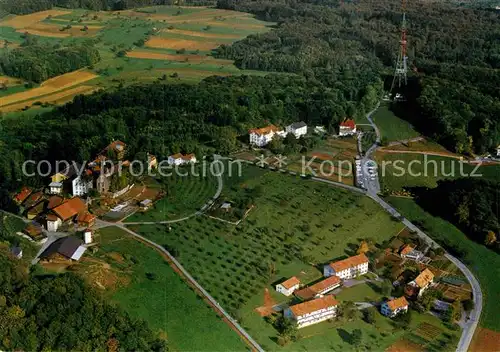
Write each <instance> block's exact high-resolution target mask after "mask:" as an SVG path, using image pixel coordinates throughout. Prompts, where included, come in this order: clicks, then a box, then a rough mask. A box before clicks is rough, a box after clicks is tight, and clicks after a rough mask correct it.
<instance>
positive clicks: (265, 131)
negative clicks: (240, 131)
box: [248, 125, 286, 147]
mask: <svg viewBox="0 0 500 352" xmlns="http://www.w3.org/2000/svg"><path fill="white" fill-rule="evenodd" d="M248 134H249V135H250V144H253V145H256V146H258V147H263V146H265V145H266V144H268V143H269V142H271V141H272V139H273V138H274V136H275V135H278V136H280V137H285V136H286V132H285V131H283V130H281V129H280V128H278V127H276V126H274V125H269V126H267V127H263V128H254V129H251V130H249V131H248Z"/></svg>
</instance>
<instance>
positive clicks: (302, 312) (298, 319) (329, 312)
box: [283, 295, 339, 329]
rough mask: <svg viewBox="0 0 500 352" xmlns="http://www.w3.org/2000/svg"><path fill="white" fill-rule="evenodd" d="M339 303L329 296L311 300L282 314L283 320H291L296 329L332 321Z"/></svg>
mask: <svg viewBox="0 0 500 352" xmlns="http://www.w3.org/2000/svg"><path fill="white" fill-rule="evenodd" d="M338 305H339V303H338V302H337V300H336V299H335V298H334V297H333V296H331V295H328V296H325V297H321V298H316V299H313V300H312V301H307V302H304V303H299V304H296V305H293V306H291V307H289V308H287V309H286V310H285V312H284V313H283V314H284V316H285V318H288V319H291V320H293V321H294V322H295V323H296V324H297V328H299V329H300V328H303V327H304V326H308V325H313V324H317V323H319V322H322V321H325V320H328V319H332V318H334V317H335V316H336V315H337V307H338Z"/></svg>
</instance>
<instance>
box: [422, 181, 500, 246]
mask: <svg viewBox="0 0 500 352" xmlns="http://www.w3.org/2000/svg"><path fill="white" fill-rule="evenodd" d="M416 193H417V195H418V196H417V202H418V204H419V205H421V206H422V207H423V208H424V209H426V210H427V211H429V212H430V213H432V214H434V215H436V216H440V217H442V218H444V219H446V220H448V221H450V222H451V223H453V224H455V225H456V226H457V227H459V228H461V229H462V230H463V231H464V232H465V233H466V234H467V235H469V237H470V238H471V239H473V240H474V241H477V242H480V243H484V244H485V245H487V246H490V247H492V248H494V249H495V250H497V251H498V252H500V242H499V241H498V240H500V238H498V236H500V188H499V187H498V182H492V181H488V180H484V179H481V178H473V177H471V178H462V179H458V180H446V181H439V182H438V186H437V187H436V188H434V189H423V190H418V191H417V192H416Z"/></svg>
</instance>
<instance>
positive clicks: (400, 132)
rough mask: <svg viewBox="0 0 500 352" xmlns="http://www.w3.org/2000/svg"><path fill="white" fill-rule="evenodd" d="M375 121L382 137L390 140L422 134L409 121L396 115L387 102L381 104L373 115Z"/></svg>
mask: <svg viewBox="0 0 500 352" xmlns="http://www.w3.org/2000/svg"><path fill="white" fill-rule="evenodd" d="M373 121H374V122H375V124H376V125H377V126H378V128H379V129H380V134H381V137H382V138H387V140H388V141H399V140H405V139H409V138H414V137H418V136H419V135H420V133H418V132H417V131H415V130H414V129H413V127H412V126H411V124H410V123H409V122H407V121H405V120H403V119H401V118H399V117H397V116H396V115H394V113H393V112H392V111H391V110H390V109H389V106H388V105H386V104H382V105H380V108H379V109H378V110H377V111H376V112H375V114H374V115H373Z"/></svg>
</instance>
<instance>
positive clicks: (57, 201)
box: [47, 196, 64, 210]
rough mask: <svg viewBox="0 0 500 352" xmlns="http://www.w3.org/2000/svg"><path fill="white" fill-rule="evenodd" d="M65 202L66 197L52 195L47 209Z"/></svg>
mask: <svg viewBox="0 0 500 352" xmlns="http://www.w3.org/2000/svg"><path fill="white" fill-rule="evenodd" d="M62 202H64V198H63V197H60V196H52V197H50V198H49V202H48V203H47V209H48V210H52V209H54V208H55V207H57V206H59V205H61V204H62Z"/></svg>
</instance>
